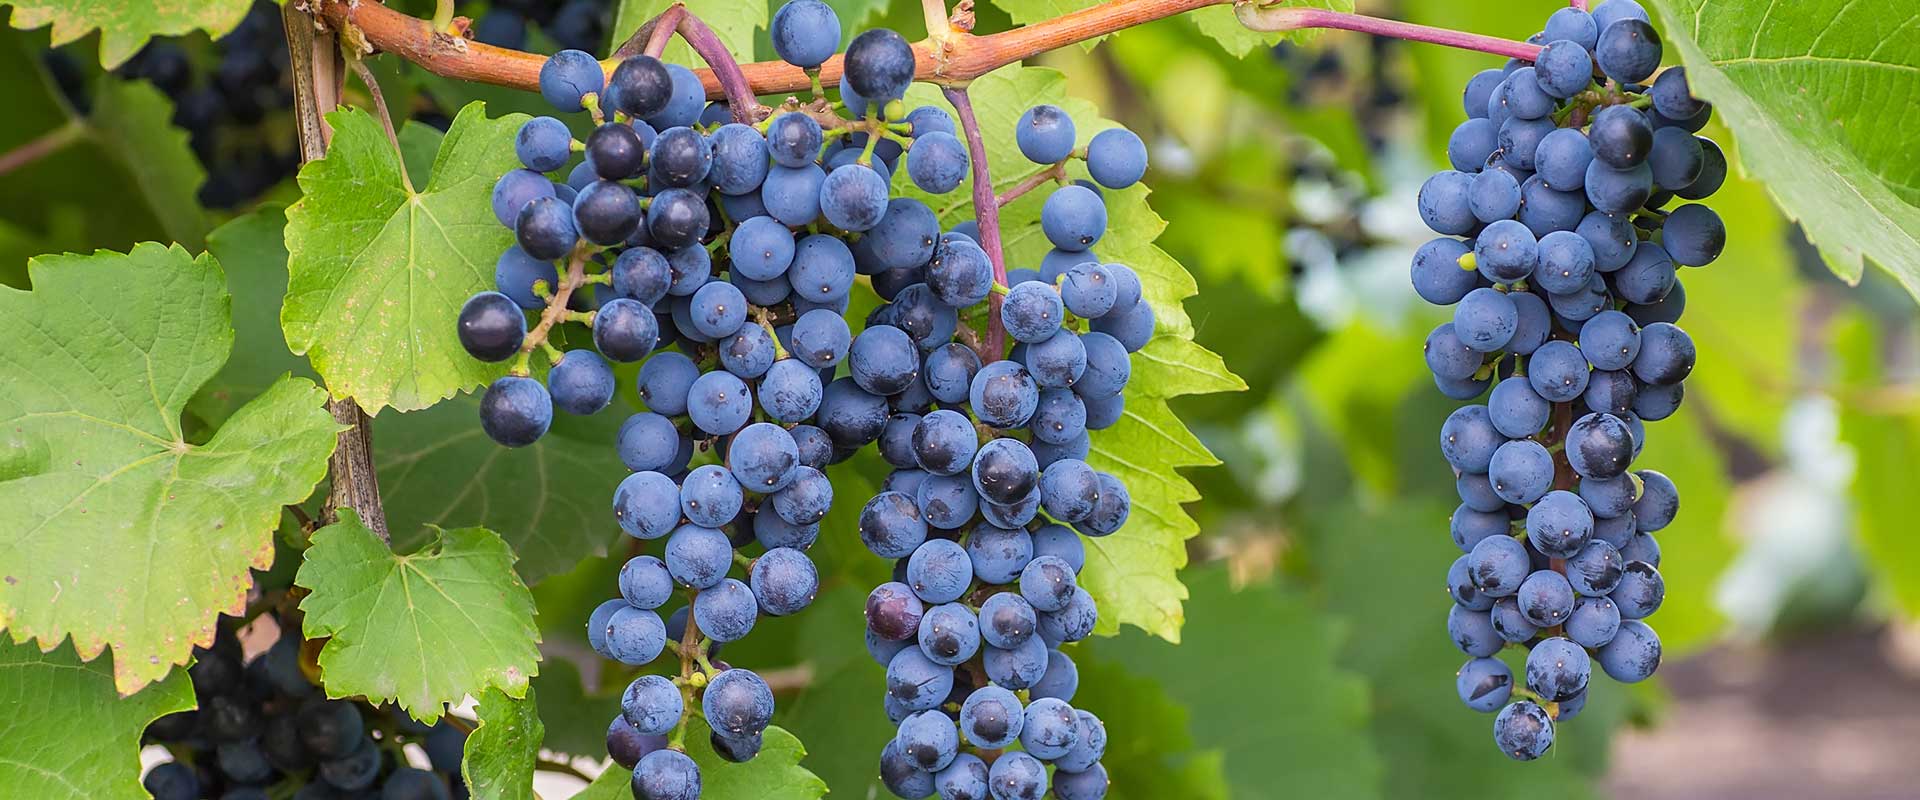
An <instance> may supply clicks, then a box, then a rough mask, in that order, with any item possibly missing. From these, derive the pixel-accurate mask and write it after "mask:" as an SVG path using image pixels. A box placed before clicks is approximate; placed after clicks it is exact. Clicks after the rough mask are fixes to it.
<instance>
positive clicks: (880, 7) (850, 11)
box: [767, 0, 887, 52]
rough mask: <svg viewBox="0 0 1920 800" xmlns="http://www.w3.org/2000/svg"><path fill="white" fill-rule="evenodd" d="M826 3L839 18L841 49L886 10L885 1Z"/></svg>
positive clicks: (773, 2) (777, 0) (776, 2)
mask: <svg viewBox="0 0 1920 800" xmlns="http://www.w3.org/2000/svg"><path fill="white" fill-rule="evenodd" d="M826 2H827V5H830V6H833V12H834V16H837V17H839V18H840V47H841V48H842V49H845V48H846V46H847V43H848V42H851V41H853V37H854V36H855V35H857V34H859V33H860V32H861V31H864V30H866V29H867V28H868V27H870V25H869V22H870V21H871V20H872V19H873V18H874V17H875V16H876V15H879V14H882V13H885V12H886V10H887V0H826ZM770 4H771V5H772V6H776V7H777V6H780V5H784V3H783V2H781V0H771V2H770ZM767 21H768V22H769V23H771V22H772V21H773V17H772V15H768V17H767ZM769 52H771V50H769Z"/></svg>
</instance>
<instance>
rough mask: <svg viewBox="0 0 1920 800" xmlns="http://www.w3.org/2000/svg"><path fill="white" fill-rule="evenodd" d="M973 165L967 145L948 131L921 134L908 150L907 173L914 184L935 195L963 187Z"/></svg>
mask: <svg viewBox="0 0 1920 800" xmlns="http://www.w3.org/2000/svg"><path fill="white" fill-rule="evenodd" d="M970 167H971V161H970V159H969V156H968V155H967V147H966V145H965V144H963V143H961V141H960V139H959V138H958V137H955V136H954V135H953V134H952V133H950V132H947V131H933V132H931V133H926V134H922V135H917V136H916V137H915V138H914V140H913V147H912V148H911V149H909V150H908V151H907V176H908V177H909V178H912V179H913V185H915V186H918V187H920V188H921V189H922V190H924V191H927V192H931V193H933V194H946V193H947V192H951V191H953V190H954V189H957V188H959V186H960V182H961V181H963V180H966V178H967V171H968V169H970Z"/></svg>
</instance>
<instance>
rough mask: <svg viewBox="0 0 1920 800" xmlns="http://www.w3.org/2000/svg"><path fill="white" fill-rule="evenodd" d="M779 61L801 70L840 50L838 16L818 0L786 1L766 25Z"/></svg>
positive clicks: (823, 60)
mask: <svg viewBox="0 0 1920 800" xmlns="http://www.w3.org/2000/svg"><path fill="white" fill-rule="evenodd" d="M767 32H768V34H770V35H771V36H772V38H773V49H774V52H776V53H779V54H780V60H782V61H785V62H787V63H789V64H792V65H794V66H796V67H800V68H801V69H813V68H815V67H818V66H820V65H821V64H823V63H826V60H827V59H829V58H832V57H833V54H834V51H836V50H838V49H840V17H839V15H838V14H835V13H834V11H833V7H832V6H830V5H827V4H826V3H823V2H821V1H820V0H790V2H787V3H785V4H782V5H781V6H780V10H778V11H775V12H774V14H773V22H772V23H771V24H770V25H769V26H768V28H767Z"/></svg>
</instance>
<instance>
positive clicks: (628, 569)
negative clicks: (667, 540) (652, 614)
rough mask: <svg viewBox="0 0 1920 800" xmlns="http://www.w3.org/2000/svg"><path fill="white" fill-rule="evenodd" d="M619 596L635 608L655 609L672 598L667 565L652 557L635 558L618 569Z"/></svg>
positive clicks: (671, 585)
mask: <svg viewBox="0 0 1920 800" xmlns="http://www.w3.org/2000/svg"><path fill="white" fill-rule="evenodd" d="M620 596H621V597H624V598H626V601H627V603H628V604H630V605H632V606H633V607H635V608H645V609H656V608H659V607H660V606H662V605H664V604H666V602H667V600H668V599H670V598H671V597H672V596H673V576H672V575H670V574H668V573H667V564H666V562H664V561H661V560H660V559H657V558H654V557H653V556H635V557H633V558H630V559H627V563H625V564H623V565H621V567H620Z"/></svg>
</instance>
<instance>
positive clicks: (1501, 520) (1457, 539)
mask: <svg viewBox="0 0 1920 800" xmlns="http://www.w3.org/2000/svg"><path fill="white" fill-rule="evenodd" d="M1508 523H1509V520H1508V517H1507V514H1506V509H1505V508H1504V507H1503V508H1501V509H1500V510H1499V511H1498V512H1485V511H1475V510H1473V508H1472V507H1471V506H1468V505H1466V504H1464V503H1463V504H1461V505H1459V506H1458V507H1456V508H1454V510H1453V516H1451V517H1449V518H1448V520H1447V527H1448V532H1449V533H1450V534H1451V535H1452V536H1453V543H1454V544H1455V545H1456V546H1458V547H1459V548H1460V551H1461V552H1463V553H1465V552H1472V550H1473V548H1474V547H1476V546H1478V545H1479V544H1480V542H1481V541H1483V540H1485V539H1487V538H1488V537H1493V536H1504V535H1506V534H1507V531H1508V528H1509V524H1508Z"/></svg>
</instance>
